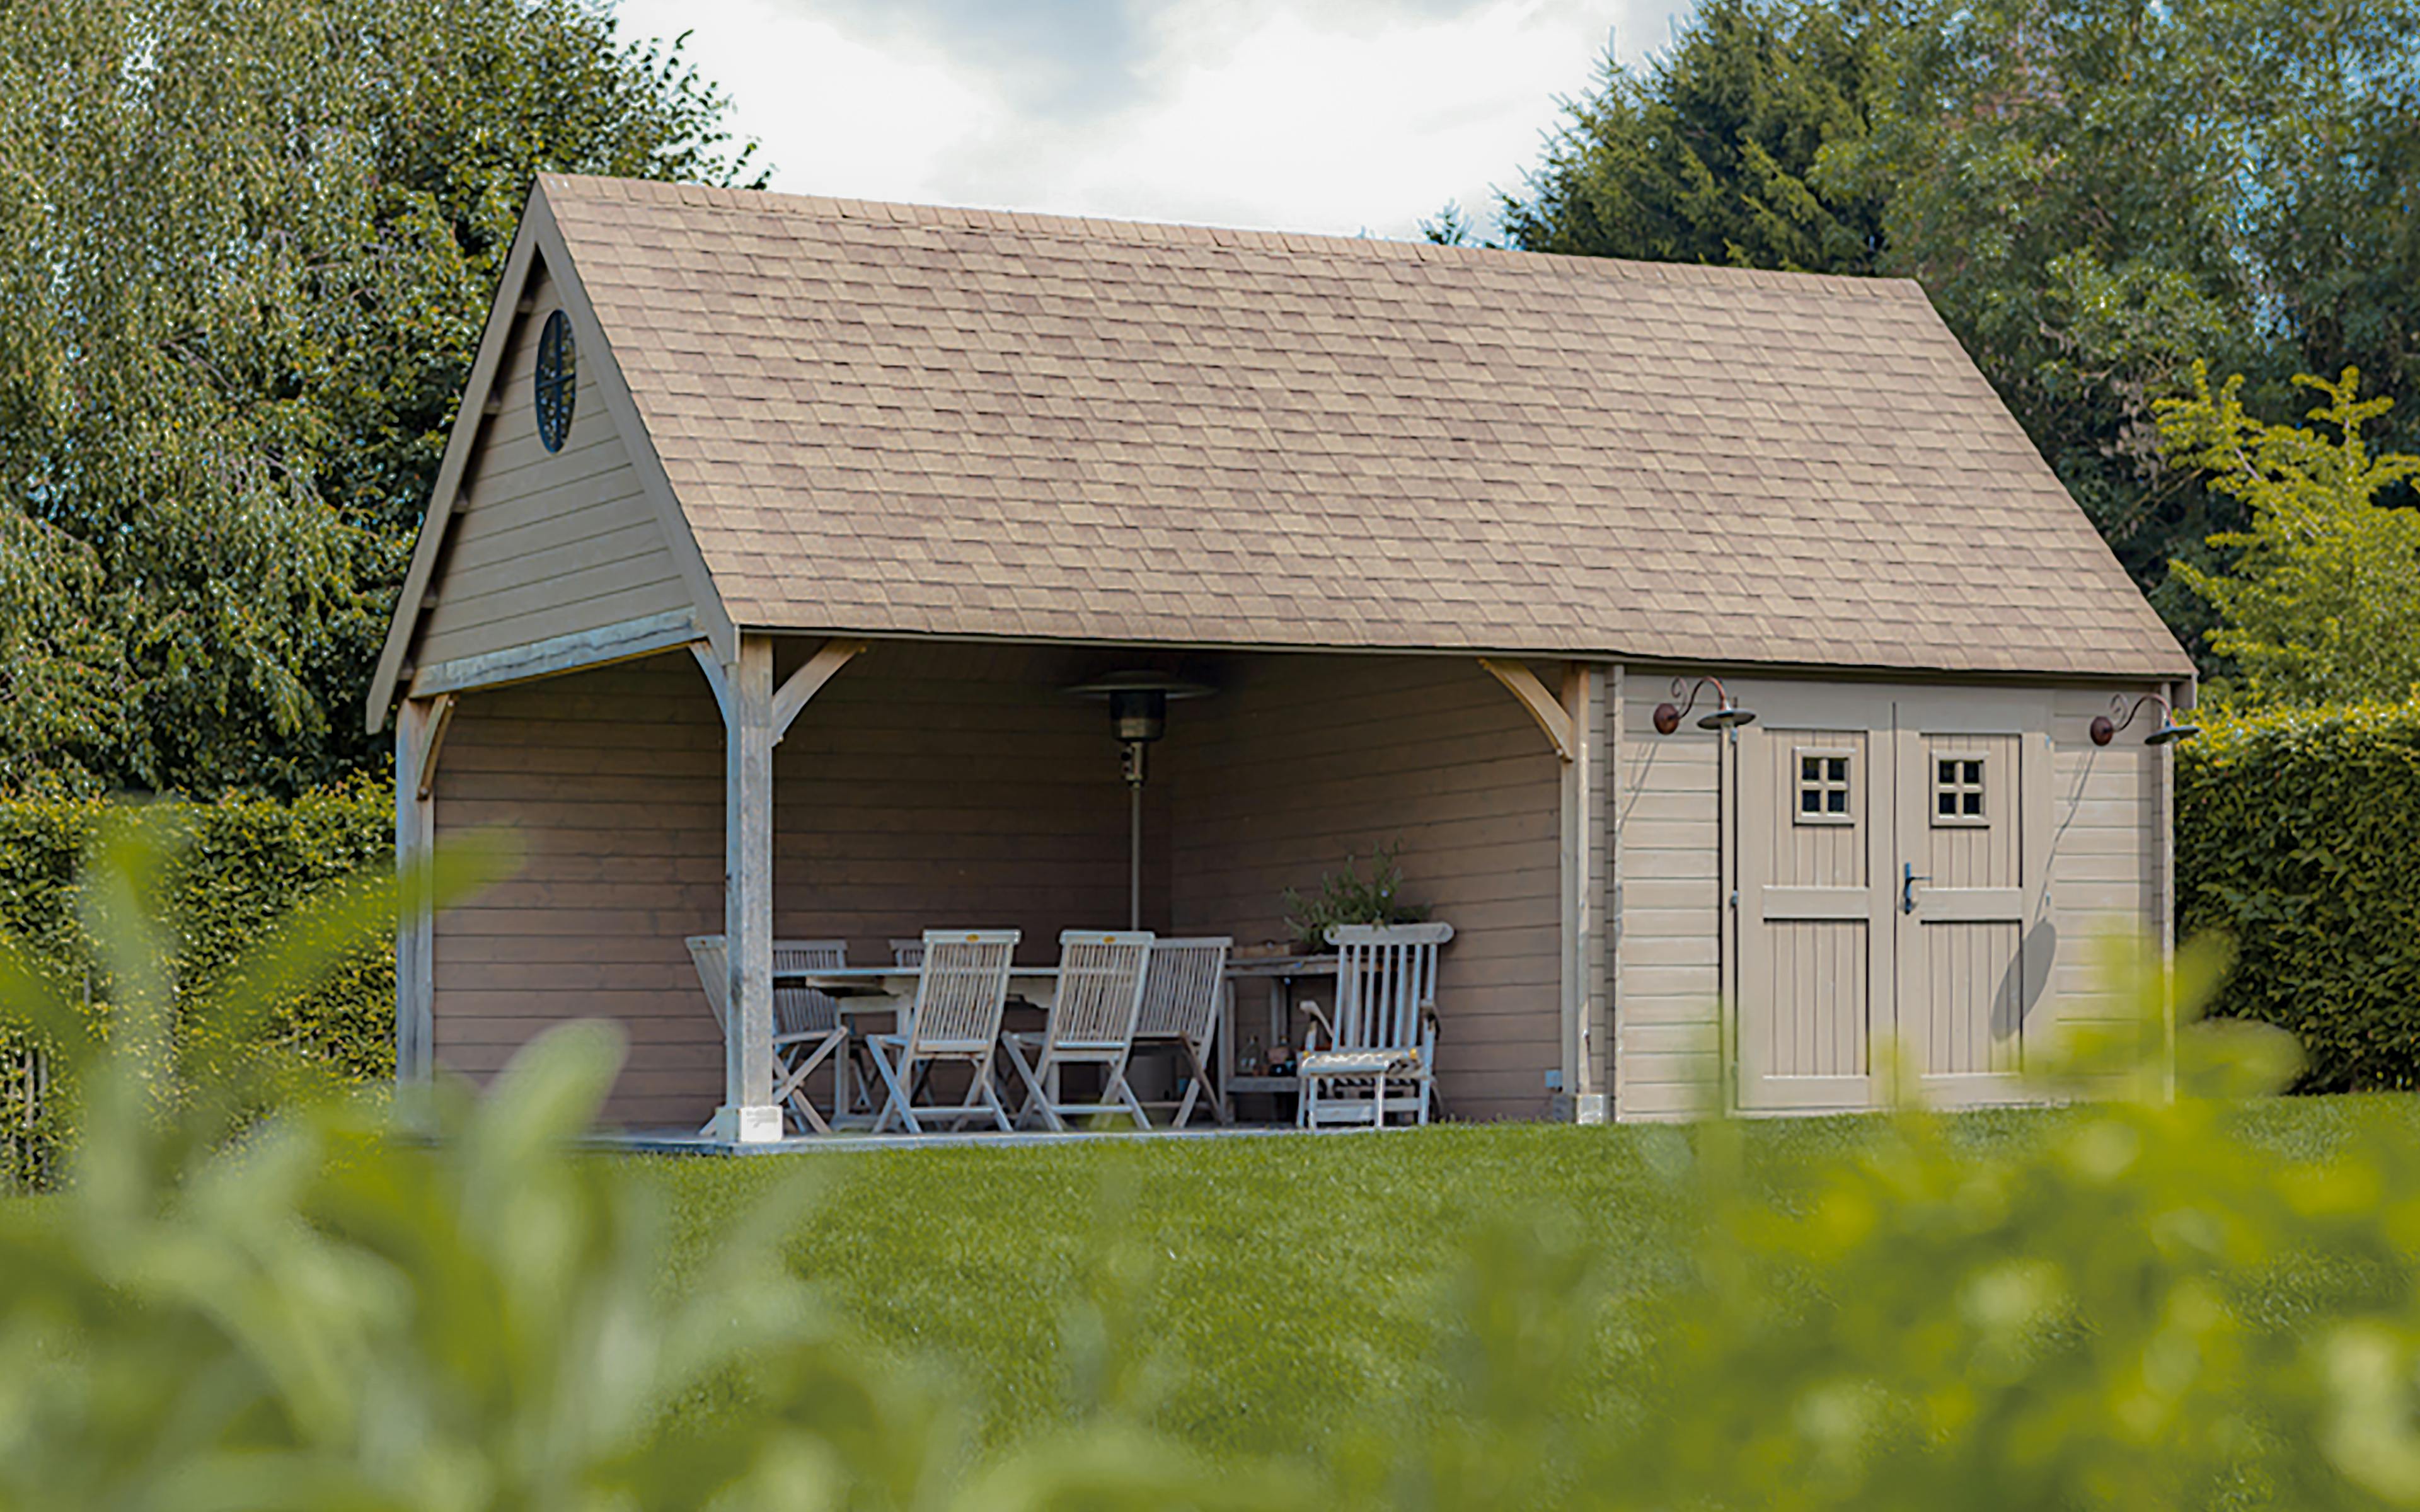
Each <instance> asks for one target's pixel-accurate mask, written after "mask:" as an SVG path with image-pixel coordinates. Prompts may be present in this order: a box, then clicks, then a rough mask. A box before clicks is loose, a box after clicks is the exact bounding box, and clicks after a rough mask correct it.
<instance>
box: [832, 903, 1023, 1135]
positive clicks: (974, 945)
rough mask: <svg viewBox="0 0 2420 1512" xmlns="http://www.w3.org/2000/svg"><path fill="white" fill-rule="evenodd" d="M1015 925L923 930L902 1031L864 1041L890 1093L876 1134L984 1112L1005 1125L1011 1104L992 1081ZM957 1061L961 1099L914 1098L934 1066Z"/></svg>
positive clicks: (918, 1131) (918, 1129)
mask: <svg viewBox="0 0 2420 1512" xmlns="http://www.w3.org/2000/svg"><path fill="white" fill-rule="evenodd" d="M1021 938H1023V935H1022V934H1021V933H1019V932H1018V931H1016V930H1013V929H1002V930H926V931H925V932H924V966H923V973H922V975H921V976H919V978H918V979H917V982H916V1003H915V1006H914V1007H913V1008H912V1009H911V1010H910V1011H909V1012H908V1017H907V1032H905V1033H903V1034H877V1035H873V1036H870V1037H869V1038H868V1039H867V1040H866V1042H865V1043H866V1049H867V1050H868V1051H869V1052H870V1053H871V1054H872V1055H873V1057H874V1070H875V1072H876V1074H877V1075H879V1076H880V1077H881V1078H882V1086H883V1088H884V1090H885V1091H886V1092H887V1093H888V1094H889V1095H888V1097H887V1099H886V1100H885V1101H884V1103H883V1104H882V1115H881V1117H880V1118H878V1119H875V1121H874V1128H875V1132H876V1133H877V1134H879V1133H881V1132H883V1131H885V1130H887V1129H889V1128H891V1127H892V1125H893V1124H897V1125H899V1126H901V1127H903V1128H905V1129H906V1130H907V1132H908V1133H909V1134H923V1132H924V1122H923V1120H924V1119H934V1120H936V1121H945V1122H954V1123H963V1122H965V1121H966V1120H967V1119H979V1118H989V1119H991V1120H992V1122H993V1123H994V1124H996V1125H998V1126H999V1127H1000V1128H1001V1129H1002V1130H1006V1129H1007V1128H1008V1127H1009V1122H1008V1110H1007V1109H1006V1108H1004V1107H1003V1106H1001V1101H1000V1092H999V1090H998V1089H997V1088H994V1087H993V1086H992V1074H991V1073H992V1057H993V1053H994V1051H995V1050H996V1049H997V1048H998V1046H999V1044H1000V1018H1001V1013H1002V1012H1003V1011H1006V1009H1007V1007H1008V971H1009V965H1010V964H1011V963H1012V962H1013V961H1014V960H1015V958H1016V942H1017V941H1018V940H1019V939H1021ZM952 1063H955V1064H959V1065H963V1066H965V1067H966V1068H967V1070H968V1072H969V1076H970V1082H969V1085H968V1088H967V1095H966V1100H965V1101H964V1102H962V1103H954V1104H950V1103H918V1102H917V1101H916V1099H915V1096H914V1095H913V1094H914V1093H915V1092H918V1091H923V1090H924V1088H925V1083H924V1081H923V1077H924V1075H925V1073H927V1072H930V1071H931V1070H932V1069H933V1068H934V1067H936V1066H940V1065H948V1064H952Z"/></svg>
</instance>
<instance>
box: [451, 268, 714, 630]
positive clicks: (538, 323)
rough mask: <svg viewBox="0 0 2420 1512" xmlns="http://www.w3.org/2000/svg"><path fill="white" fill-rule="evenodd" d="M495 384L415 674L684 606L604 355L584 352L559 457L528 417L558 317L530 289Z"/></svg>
mask: <svg viewBox="0 0 2420 1512" xmlns="http://www.w3.org/2000/svg"><path fill="white" fill-rule="evenodd" d="M531 292H532V294H533V296H534V297H535V303H534V304H533V306H532V308H531V310H530V312H529V314H527V315H524V316H520V320H519V322H518V324H517V325H516V326H515V328H514V331H513V334H512V337H511V341H510V344H509V345H508V346H507V347H505V351H504V363H503V365H502V367H501V368H500V370H499V372H498V375H497V388H496V397H497V398H498V400H499V401H500V402H501V405H502V408H501V409H499V410H498V411H497V413H496V414H495V415H494V416H493V417H492V418H491V419H489V421H488V423H487V424H486V425H485V427H484V428H483V429H482V431H481V433H480V437H479V440H478V450H477V452H476V453H475V455H473V457H472V459H471V463H470V465H469V467H468V468H466V469H465V470H464V474H463V477H464V482H463V489H464V493H465V495H466V506H465V507H461V508H458V510H457V512H456V514H455V516H454V519H453V522H452V525H451V528H450V530H449V532H448V534H447V539H446V544H445V548H444V554H443V555H442V557H441V558H440V559H439V562H438V568H437V573H436V576H435V577H434V579H432V581H431V587H432V588H433V589H434V590H435V592H436V594H437V595H438V598H437V603H436V606H435V607H434V608H433V609H430V610H429V611H428V613H427V616H426V618H424V620H423V621H422V626H421V631H420V645H419V651H418V655H417V656H416V658H415V659H416V660H417V661H418V663H419V664H420V665H422V666H424V667H425V666H428V665H431V664H433V663H436V662H442V661H452V660H455V659H457V658H458V657H462V656H478V655H481V654H484V653H487V652H492V651H502V650H506V649H509V648H511V647H514V646H522V645H528V644H530V643H532V642H533V641H537V640H547V639H549V638H551V637H553V636H560V635H570V634H574V633H577V632H579V631H582V630H593V629H596V628H598V627H599V626H602V625H616V624H619V623H621V622H623V621H625V620H634V619H639V618H643V617H644V616H646V615H650V614H661V613H666V612H669V611H671V610H674V609H686V608H688V607H690V594H689V589H688V586H687V585H686V583H685V582H684V581H683V579H682V578H681V573H680V568H679V566H678V564H677V563H675V560H674V558H673V555H672V552H671V549H670V548H668V547H667V545H666V544H665V541H664V537H663V527H662V523H661V521H660V520H659V518H658V517H657V514H656V510H655V507H654V506H653V505H652V504H650V503H649V502H648V501H647V500H646V498H645V496H644V494H643V492H642V491H641V485H640V480H639V473H638V471H637V470H636V469H635V468H633V467H632V466H631V465H630V460H629V457H628V455H627V454H626V453H625V451H624V450H623V445H622V439H621V436H620V434H619V432H618V431H617V430H616V428H615V426H614V424H613V416H612V415H611V414H610V413H608V412H607V409H606V408H605V399H604V395H603V394H602V393H599V392H598V390H597V368H598V366H599V364H601V363H603V362H604V361H605V354H604V353H603V352H599V351H592V350H590V349H588V348H587V347H584V346H583V347H580V348H579V351H578V363H577V367H576V371H577V373H578V383H577V390H576V397H575V398H574V400H573V403H572V414H571V430H570V433H569V434H568V435H567V436H566V437H565V439H564V443H563V450H561V451H559V452H552V453H550V452H549V451H547V450H546V448H545V446H544V445H543V444H542V443H541V442H540V441H539V440H538V435H537V421H536V416H535V410H534V409H533V406H532V402H531V400H532V393H533V382H534V375H535V371H536V365H537V340H538V334H539V332H542V331H543V330H544V329H545V328H546V319H547V316H548V315H549V314H551V312H552V311H553V310H554V309H555V308H556V307H557V302H558V301H556V299H555V297H554V292H553V289H552V287H551V285H550V284H549V283H548V282H547V281H546V280H544V279H543V278H541V279H538V280H536V281H535V284H534V286H533V288H532V290H531Z"/></svg>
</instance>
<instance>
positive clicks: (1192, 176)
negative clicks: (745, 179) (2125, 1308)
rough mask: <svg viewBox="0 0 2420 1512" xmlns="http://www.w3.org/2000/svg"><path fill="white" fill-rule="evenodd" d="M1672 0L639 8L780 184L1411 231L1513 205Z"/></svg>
mask: <svg viewBox="0 0 2420 1512" xmlns="http://www.w3.org/2000/svg"><path fill="white" fill-rule="evenodd" d="M1682 8H1683V4H1676V3H1674V0H1315V3H1311V4H1292V5H1289V4H1283V3H1280V0H622V4H621V7H620V10H621V16H622V28H623V34H624V35H625V36H626V37H672V36H675V35H677V34H679V33H681V32H683V31H686V32H688V33H689V34H690V41H689V51H690V57H691V58H692V59H693V60H694V61H695V62H696V63H697V64H698V65H699V67H700V68H701V69H702V70H703V71H704V72H705V74H706V76H707V77H708V78H710V79H713V80H715V81H716V82H717V83H719V84H721V85H722V86H723V87H724V88H725V89H726V90H727V91H728V92H729V93H730V95H731V97H732V100H733V104H734V109H733V114H732V117H731V124H732V126H733V127H734V129H735V130H737V131H738V132H739V133H740V134H741V135H743V136H749V137H753V138H755V139H756V140H757V141H759V142H760V143H761V144H763V145H762V147H760V149H759V155H760V158H761V160H762V162H764V164H765V165H766V166H767V167H768V168H770V170H771V171H772V187H773V188H775V189H781V190H787V191H791V192H793V193H813V194H833V195H840V196H843V197H846V198H855V199H890V200H909V201H916V202H922V203H928V204H943V205H972V206H984V207H988V208H1009V209H1025V210H1046V211H1052V212H1057V213H1062V214H1072V215H1102V216H1116V217H1122V218H1125V219H1131V220H1155V221H1183V222H1191V223H1197V224H1218V225H1235V226H1249V227H1255V228H1264V229H1272V230H1295V231H1327V232H1335V233H1339V234H1342V235H1347V236H1351V235H1356V234H1359V233H1362V232H1368V233H1369V234H1371V235H1373V236H1381V237H1412V236H1417V235H1418V234H1419V223H1420V222H1421V221H1422V220H1423V219H1426V218H1430V217H1433V216H1434V215H1435V213H1436V212H1437V210H1438V208H1440V207H1442V206H1443V205H1444V204H1445V203H1446V202H1447V201H1449V200H1453V201H1457V202H1459V203H1460V204H1461V205H1462V207H1463V208H1465V209H1466V210H1469V211H1473V212H1483V211H1484V210H1485V209H1486V208H1488V207H1491V206H1493V205H1494V204H1495V203H1496V198H1497V196H1496V191H1497V189H1499V188H1500V189H1506V190H1513V191H1518V189H1519V188H1520V185H1521V176H1522V174H1523V172H1524V171H1525V170H1526V169H1528V168H1529V167H1530V166H1531V165H1533V164H1534V163H1535V162H1537V160H1538V156H1539V153H1540V150H1541V148H1542V147H1543V145H1544V139H1545V137H1546V135H1547V133H1548V132H1549V131H1552V130H1553V128H1554V127H1555V126H1556V125H1557V124H1558V122H1559V119H1560V117H1561V115H1562V109H1561V104H1560V101H1562V100H1569V99H1573V98H1575V97H1578V96H1582V95H1585V94H1587V93H1589V92H1590V90H1591V89H1592V88H1593V87H1594V85H1595V84H1596V82H1597V79H1598V76H1599V70H1600V69H1601V66H1602V64H1603V61H1604V59H1605V57H1606V49H1607V46H1608V43H1610V44H1611V46H1612V47H1613V48H1614V50H1615V52H1616V54H1618V55H1619V56H1620V57H1621V60H1622V61H1623V62H1624V63H1625V64H1630V65H1635V64H1637V62H1638V61H1639V60H1640V59H1641V58H1643V57H1644V56H1646V55H1647V54H1649V53H1651V52H1652V51H1654V50H1657V49H1660V48H1661V47H1662V46H1663V45H1664V44H1665V43H1666V41H1667V40H1668V39H1669V36H1670V31H1671V26H1672V23H1673V18H1674V16H1675V15H1676V14H1677V13H1678V12H1679V11H1680V10H1681V9H1682Z"/></svg>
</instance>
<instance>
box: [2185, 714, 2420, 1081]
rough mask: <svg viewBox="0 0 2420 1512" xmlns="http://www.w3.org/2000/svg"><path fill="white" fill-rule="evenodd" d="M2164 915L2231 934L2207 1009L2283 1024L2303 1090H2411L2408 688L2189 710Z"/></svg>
mask: <svg viewBox="0 0 2420 1512" xmlns="http://www.w3.org/2000/svg"><path fill="white" fill-rule="evenodd" d="M2196 717H2197V718H2199V719H2201V721H2202V724H2203V734H2202V736H2201V738H2199V739H2197V740H2193V741H2188V742H2185V743H2183V744H2181V745H2179V746H2178V747H2176V748H2175V749H2176V751H2177V863H2176V865H2177V896H2178V918H2179V922H2180V928H2181V929H2182V930H2183V931H2184V932H2186V933H2189V934H2190V933H2201V932H2206V931H2215V932H2219V933H2225V934H2226V935H2228V936H2230V937H2231V938H2232V939H2233V940H2234V942H2235V947H2236V951H2237V958H2236V967H2235V971H2234V974H2233V976H2232V977H2230V978H2229V979H2228V981H2227V983H2226V987H2225V988H2224V989H2223V990H2222V991H2221V993H2220V994H2219V996H2218V998H2217V1002H2216V1005H2215V1011H2217V1012H2219V1013H2222V1014H2226V1015H2230V1016H2234V1017H2240V1018H2246V1019H2257V1020H2261V1021H2264V1022H2266V1023H2270V1024H2274V1025H2277V1026H2280V1027H2282V1028H2285V1029H2287V1030H2288V1031H2290V1032H2291V1033H2292V1034H2293V1035H2294V1037H2295V1038H2296V1039H2297V1040H2298V1041H2301V1043H2302V1045H2303V1049H2304V1053H2305V1055H2307V1056H2308V1057H2309V1060H2310V1066H2309V1070H2308V1072H2306V1074H2305V1076H2304V1082H2303V1085H2304V1087H2305V1088H2309V1089H2313V1090H2322V1091H2330V1090H2343V1089H2349V1088H2414V1087H2420V701H2411V702H2373V703H2343V704H2335V705H2331V706H2328V707H2323V708H2317V709H2304V708H2285V709H2274V710H2268V711H2263V712H2257V713H2250V714H2244V715H2241V716H2233V717H2228V716H2215V715H2197V716H2196Z"/></svg>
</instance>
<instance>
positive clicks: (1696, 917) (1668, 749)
mask: <svg viewBox="0 0 2420 1512" xmlns="http://www.w3.org/2000/svg"><path fill="white" fill-rule="evenodd" d="M1623 682H1624V684H1625V687H1624V696H1623V700H1622V708H1621V732H1620V747H1619V748H1618V749H1617V751H1616V752H1615V762H1614V765H1615V770H1616V772H1617V774H1618V780H1617V785H1616V788H1615V793H1614V823H1615V824H1616V825H1619V826H1620V829H1621V900H1620V910H1621V926H1620V930H1619V933H1618V934H1617V936H1616V938H1617V941H1618V944H1617V947H1616V949H1617V953H1618V955H1619V957H1620V964H1619V968H1618V969H1619V971H1620V981H1621V995H1620V996H1619V998H1618V999H1617V1000H1616V1001H1615V1004H1614V1019H1615V1023H1616V1025H1617V1026H1619V1032H1618V1040H1617V1043H1616V1045H1615V1047H1614V1088H1615V1091H1614V1097H1615V1105H1614V1112H1615V1116H1616V1117H1618V1118H1622V1119H1655V1118H1673V1117H1679V1116H1684V1115H1687V1114H1690V1113H1693V1112H1696V1111H1699V1109H1701V1108H1702V1107H1703V1106H1704V1105H1705V1102H1706V1099H1707V1098H1708V1097H1709V1096H1711V1095H1712V1094H1713V1091H1714V1086H1715V1083H1716V1080H1717V1077H1718V1075H1719V1073H1720V1071H1721V1064H1720V1059H1719V1057H1720V1055H1721V1051H1722V1042H1723V1029H1722V1016H1721V996H1722V981H1721V978H1720V975H1719V967H1720V957H1719V953H1718V935H1717V934H1716V925H1717V923H1718V918H1717V914H1718V905H1719V904H1720V903H1721V897H1722V894H1721V887H1722V879H1721V876H1720V874H1719V872H1718V869H1717V867H1716V864H1715V837H1716V833H1717V829H1718V826H1717V825H1716V823H1715V811H1714V776H1715V772H1714V757H1715V752H1716V750H1717V745H1716V741H1715V737H1714V735H1713V734H1711V733H1708V732H1706V731H1702V730H1699V729H1698V728H1696V727H1695V726H1694V725H1683V726H1682V728H1681V729H1680V730H1679V731H1678V732H1676V733H1672V734H1670V735H1658V734H1657V733H1655V726H1654V713H1655V705H1657V704H1658V703H1661V702H1664V700H1665V697H1666V691H1665V690H1666V683H1667V679H1665V678H1664V677H1661V676H1657V675H1654V674H1652V673H1646V672H1633V673H1631V674H1630V675H1628V676H1626V677H1625V678H1624V679H1623Z"/></svg>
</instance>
